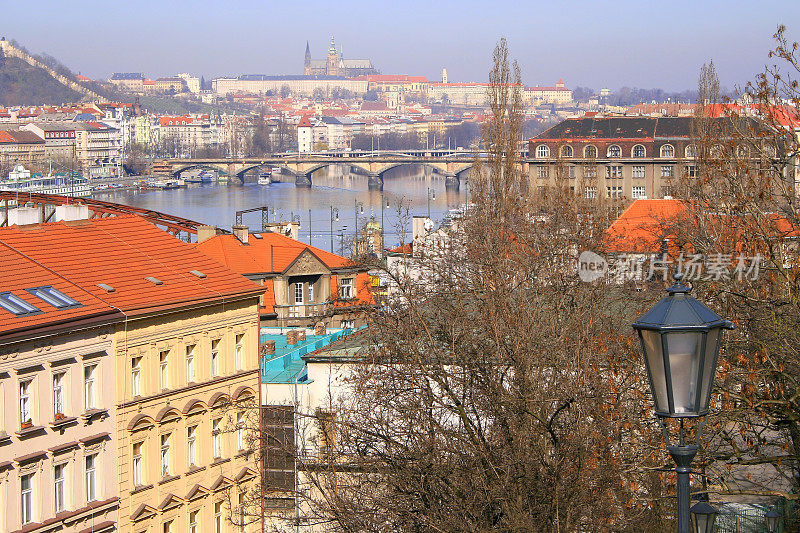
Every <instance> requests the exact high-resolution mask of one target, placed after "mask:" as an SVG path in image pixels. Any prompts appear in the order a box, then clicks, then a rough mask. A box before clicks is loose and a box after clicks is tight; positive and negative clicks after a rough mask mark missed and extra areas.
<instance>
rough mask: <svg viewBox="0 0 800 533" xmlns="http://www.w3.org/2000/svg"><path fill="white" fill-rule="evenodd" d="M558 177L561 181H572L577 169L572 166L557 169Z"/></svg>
mask: <svg viewBox="0 0 800 533" xmlns="http://www.w3.org/2000/svg"><path fill="white" fill-rule="evenodd" d="M556 171H557V172H558V177H559V178H561V179H572V178H574V177H575V167H573V166H572V165H567V166H559V167H556Z"/></svg>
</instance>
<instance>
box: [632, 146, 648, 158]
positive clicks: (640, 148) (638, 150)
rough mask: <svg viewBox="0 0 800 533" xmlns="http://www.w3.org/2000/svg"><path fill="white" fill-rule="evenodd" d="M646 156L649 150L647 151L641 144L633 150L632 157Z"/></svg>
mask: <svg viewBox="0 0 800 533" xmlns="http://www.w3.org/2000/svg"><path fill="white" fill-rule="evenodd" d="M646 154H647V150H645V149H644V146H643V145H641V144H635V145H634V146H633V150H631V156H633V157H644V156H645V155H646Z"/></svg>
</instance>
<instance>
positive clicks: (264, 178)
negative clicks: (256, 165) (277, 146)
mask: <svg viewBox="0 0 800 533" xmlns="http://www.w3.org/2000/svg"><path fill="white" fill-rule="evenodd" d="M271 176H272V173H271V172H261V173H259V174H258V184H259V185H269V184H270V183H272V179H271Z"/></svg>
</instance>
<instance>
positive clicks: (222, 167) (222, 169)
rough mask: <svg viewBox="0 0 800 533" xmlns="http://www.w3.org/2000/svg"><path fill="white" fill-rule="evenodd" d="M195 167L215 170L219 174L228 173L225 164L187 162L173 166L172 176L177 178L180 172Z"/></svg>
mask: <svg viewBox="0 0 800 533" xmlns="http://www.w3.org/2000/svg"><path fill="white" fill-rule="evenodd" d="M195 168H207V169H209V170H216V171H217V172H219V173H220V174H226V175H227V174H228V168H227V165H220V164H216V163H189V164H186V165H182V166H179V167H177V168H175V167H173V169H172V176H173V177H175V178H177V177H179V176H180V175H181V173H182V172H186V171H187V170H192V169H195Z"/></svg>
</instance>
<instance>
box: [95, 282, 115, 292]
mask: <svg viewBox="0 0 800 533" xmlns="http://www.w3.org/2000/svg"><path fill="white" fill-rule="evenodd" d="M97 286H98V287H100V288H101V289H103V290H104V291H106V292H114V291H115V290H116V289H115V288H114V287H112V286H111V285H109V284H108V283H98V284H97Z"/></svg>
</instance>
